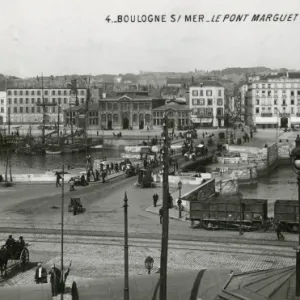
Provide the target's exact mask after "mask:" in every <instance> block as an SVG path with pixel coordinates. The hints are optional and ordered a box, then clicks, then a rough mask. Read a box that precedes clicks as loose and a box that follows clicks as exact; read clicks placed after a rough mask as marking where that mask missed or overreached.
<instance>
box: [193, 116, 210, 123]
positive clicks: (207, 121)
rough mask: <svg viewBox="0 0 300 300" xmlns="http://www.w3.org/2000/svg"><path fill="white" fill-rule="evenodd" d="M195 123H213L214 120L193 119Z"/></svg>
mask: <svg viewBox="0 0 300 300" xmlns="http://www.w3.org/2000/svg"><path fill="white" fill-rule="evenodd" d="M191 120H192V122H193V123H201V124H202V123H211V122H212V120H213V118H212V117H211V118H191Z"/></svg>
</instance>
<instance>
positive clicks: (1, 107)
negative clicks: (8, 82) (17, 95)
mask: <svg viewBox="0 0 300 300" xmlns="http://www.w3.org/2000/svg"><path fill="white" fill-rule="evenodd" d="M6 111H7V105H6V92H4V91H0V125H1V124H5V123H6V114H7V112H6Z"/></svg>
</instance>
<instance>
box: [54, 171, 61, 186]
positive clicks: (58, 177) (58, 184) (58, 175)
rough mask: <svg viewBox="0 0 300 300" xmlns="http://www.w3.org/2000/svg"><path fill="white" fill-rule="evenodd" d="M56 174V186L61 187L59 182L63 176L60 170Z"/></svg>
mask: <svg viewBox="0 0 300 300" xmlns="http://www.w3.org/2000/svg"><path fill="white" fill-rule="evenodd" d="M55 175H56V187H59V186H61V185H60V182H59V181H60V180H61V176H60V174H59V173H58V172H56V173H55Z"/></svg>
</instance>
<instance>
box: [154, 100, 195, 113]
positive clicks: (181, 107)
mask: <svg viewBox="0 0 300 300" xmlns="http://www.w3.org/2000/svg"><path fill="white" fill-rule="evenodd" d="M167 109H173V110H175V111H177V110H181V111H190V108H189V107H188V106H187V105H184V104H179V103H176V102H171V103H168V104H165V105H163V106H159V107H157V108H154V109H153V111H165V110H167Z"/></svg>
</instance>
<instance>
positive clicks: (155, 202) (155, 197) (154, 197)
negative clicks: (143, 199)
mask: <svg viewBox="0 0 300 300" xmlns="http://www.w3.org/2000/svg"><path fill="white" fill-rule="evenodd" d="M157 201H158V195H157V193H155V194H154V195H153V206H154V207H156V205H157Z"/></svg>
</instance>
